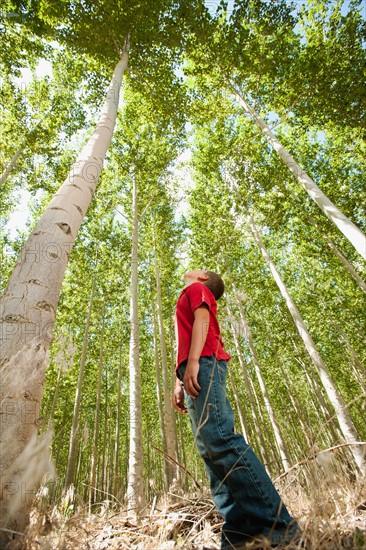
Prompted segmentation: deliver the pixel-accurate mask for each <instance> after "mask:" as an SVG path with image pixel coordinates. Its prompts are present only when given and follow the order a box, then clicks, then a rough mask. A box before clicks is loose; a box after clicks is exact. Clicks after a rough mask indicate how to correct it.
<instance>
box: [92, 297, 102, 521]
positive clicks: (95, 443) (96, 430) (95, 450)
mask: <svg viewBox="0 0 366 550" xmlns="http://www.w3.org/2000/svg"><path fill="white" fill-rule="evenodd" d="M105 307H106V306H105V303H104V304H103V313H102V327H101V331H100V338H99V372H98V386H97V402H96V405H95V420H94V433H93V454H92V463H91V472H90V488H89V510H90V507H91V505H92V504H94V502H95V494H96V474H97V459H98V436H99V417H100V400H101V395H102V380H103V351H104V326H105Z"/></svg>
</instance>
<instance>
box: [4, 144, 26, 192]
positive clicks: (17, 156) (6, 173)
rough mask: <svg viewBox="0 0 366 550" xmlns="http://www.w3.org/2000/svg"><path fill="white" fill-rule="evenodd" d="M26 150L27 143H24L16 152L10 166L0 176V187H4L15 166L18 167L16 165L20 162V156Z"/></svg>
mask: <svg viewBox="0 0 366 550" xmlns="http://www.w3.org/2000/svg"><path fill="white" fill-rule="evenodd" d="M25 148H26V143H25V142H23V143H22V144H21V145H19V147H18V149H17V150H16V151H15V153H14V155H13V157H12V159H11V161H10V162H9V164H8V165H7V166H6V168H5V170H4V172H3V173H2V174H1V176H0V185H3V184H4V183H5V182H6V180H7V179H8V177H9V175H10V173H11V171H12V170H13V168H14V166H15V165H16V163H17V162H18V158H19V157H20V155H21V154H22V153H23V151H24V149H25Z"/></svg>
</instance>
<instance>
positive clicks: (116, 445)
mask: <svg viewBox="0 0 366 550" xmlns="http://www.w3.org/2000/svg"><path fill="white" fill-rule="evenodd" d="M121 389H122V344H121V345H120V347H119V362H118V382H117V415H116V440H115V442H114V458H113V494H114V496H115V497H117V494H118V490H119V483H118V478H119V476H118V467H119V438H120V428H119V425H120V421H121Z"/></svg>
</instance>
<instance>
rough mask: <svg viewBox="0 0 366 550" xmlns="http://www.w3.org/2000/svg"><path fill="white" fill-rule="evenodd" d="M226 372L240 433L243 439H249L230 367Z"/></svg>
mask: <svg viewBox="0 0 366 550" xmlns="http://www.w3.org/2000/svg"><path fill="white" fill-rule="evenodd" d="M228 372H229V380H230V384H231V387H232V390H233V395H234V399H235V403H236V410H237V411H238V416H239V422H240V427H241V433H242V434H243V436H244V439H245V441H249V438H248V433H247V428H246V427H245V420H244V414H243V410H242V406H241V403H240V399H239V395H238V390H237V388H236V384H235V379H234V374H233V372H232V370H231V369H228Z"/></svg>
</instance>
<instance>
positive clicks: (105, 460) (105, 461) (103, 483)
mask: <svg viewBox="0 0 366 550" xmlns="http://www.w3.org/2000/svg"><path fill="white" fill-rule="evenodd" d="M108 425H109V424H108V370H106V371H105V408H104V429H103V452H102V468H101V470H102V476H101V480H100V484H99V485H100V488H101V490H102V491H104V493H102V495H103V498H104V496H105V492H106V491H107V488H106V483H107V482H106V480H107V475H106V471H107V464H108V449H107V435H108V434H109V430H108Z"/></svg>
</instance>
